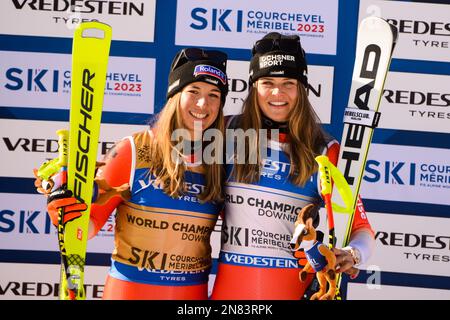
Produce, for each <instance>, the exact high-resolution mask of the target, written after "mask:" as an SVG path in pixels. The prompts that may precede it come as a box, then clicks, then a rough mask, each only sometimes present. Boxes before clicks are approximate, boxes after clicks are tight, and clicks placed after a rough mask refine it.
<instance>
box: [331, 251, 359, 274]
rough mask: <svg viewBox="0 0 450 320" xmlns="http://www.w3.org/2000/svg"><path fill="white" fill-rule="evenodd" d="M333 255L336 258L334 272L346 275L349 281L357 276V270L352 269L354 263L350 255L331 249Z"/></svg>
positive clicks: (346, 252) (347, 252)
mask: <svg viewBox="0 0 450 320" xmlns="http://www.w3.org/2000/svg"><path fill="white" fill-rule="evenodd" d="M333 253H334V254H335V256H336V272H338V273H346V274H348V275H349V276H350V278H351V279H354V278H356V277H357V276H358V273H359V269H358V268H355V267H354V264H355V261H354V259H353V257H352V254H351V253H350V252H349V251H347V250H342V249H338V248H333Z"/></svg>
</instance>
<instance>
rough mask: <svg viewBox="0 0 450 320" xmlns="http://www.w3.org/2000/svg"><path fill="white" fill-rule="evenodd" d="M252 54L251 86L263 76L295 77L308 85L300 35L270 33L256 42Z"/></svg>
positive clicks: (306, 67)
mask: <svg viewBox="0 0 450 320" xmlns="http://www.w3.org/2000/svg"><path fill="white" fill-rule="evenodd" d="M252 55H253V56H252V59H251V61H250V78H249V84H250V86H251V85H252V84H253V83H254V82H255V81H256V80H258V79H259V78H261V77H283V78H293V79H297V80H299V81H300V82H301V83H302V84H303V85H304V86H305V88H306V87H307V86H308V66H307V64H306V58H305V51H304V50H303V49H302V46H301V43H300V37H299V36H297V35H293V36H285V35H282V34H280V33H278V32H271V33H268V34H267V35H265V36H264V37H263V38H262V39H261V40H259V41H257V42H256V43H255V45H254V46H253V49H252Z"/></svg>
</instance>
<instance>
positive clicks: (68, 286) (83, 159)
mask: <svg viewBox="0 0 450 320" xmlns="http://www.w3.org/2000/svg"><path fill="white" fill-rule="evenodd" d="M111 34H112V30H111V27H110V26H108V25H106V24H103V23H100V22H86V23H81V24H80V25H79V27H78V28H76V29H75V33H74V38H73V47H72V82H71V87H72V89H71V102H70V130H69V147H68V161H67V165H68V167H67V189H68V190H71V191H72V192H73V196H74V197H76V198H77V200H78V201H79V202H83V203H85V204H86V205H87V210H86V211H84V212H83V213H82V215H81V216H80V217H79V218H77V219H74V220H71V221H68V222H67V223H65V224H63V221H64V212H62V211H60V213H59V225H58V240H59V246H60V251H61V259H62V265H61V286H60V295H59V297H60V299H61V300H81V299H85V298H86V295H85V291H84V267H85V257H86V246H87V237H88V226H89V215H90V209H91V201H92V195H93V186H94V174H95V163H96V160H97V146H98V139H99V133H100V123H101V114H102V106H103V96H104V91H105V83H106V70H107V65H108V57H109V49H110V44H111Z"/></svg>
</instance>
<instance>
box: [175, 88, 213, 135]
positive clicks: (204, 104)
mask: <svg viewBox="0 0 450 320" xmlns="http://www.w3.org/2000/svg"><path fill="white" fill-rule="evenodd" d="M220 98H221V92H220V90H219V89H218V88H217V87H216V86H214V85H212V84H209V83H205V82H193V83H191V84H189V85H187V86H186V87H184V88H183V90H182V91H181V99H180V113H181V118H182V121H183V125H184V127H185V128H186V129H187V130H189V131H190V132H191V134H192V135H193V134H194V128H195V126H196V127H200V125H201V129H202V131H204V130H205V129H207V128H208V127H210V126H211V125H212V124H213V123H214V121H215V120H216V118H217V115H218V114H219V109H220V107H221V105H220V104H221V100H220ZM194 136H195V135H193V136H192V137H194Z"/></svg>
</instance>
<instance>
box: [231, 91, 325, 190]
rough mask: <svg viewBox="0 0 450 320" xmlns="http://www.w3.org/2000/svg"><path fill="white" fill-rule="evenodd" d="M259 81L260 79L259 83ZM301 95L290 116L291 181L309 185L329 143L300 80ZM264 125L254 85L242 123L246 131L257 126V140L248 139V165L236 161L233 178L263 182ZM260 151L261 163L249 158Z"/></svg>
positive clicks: (250, 181)
mask: <svg viewBox="0 0 450 320" xmlns="http://www.w3.org/2000/svg"><path fill="white" fill-rule="evenodd" d="M255 84H256V82H255ZM297 86H298V98H297V101H296V103H295V106H294V108H293V110H292V112H291V114H290V115H289V120H288V127H289V142H290V147H289V150H285V151H286V152H288V153H289V156H290V162H291V169H290V172H289V175H290V179H291V181H292V182H293V183H294V184H296V185H299V186H303V185H305V183H306V182H307V181H308V180H309V179H310V177H311V175H312V174H313V173H314V172H316V171H317V168H318V167H317V163H316V161H315V159H314V158H315V157H316V156H317V155H319V154H320V152H321V149H322V148H323V146H324V145H325V134H324V132H323V131H322V128H321V126H320V122H319V118H318V116H317V114H316V113H315V111H314V109H313V108H312V106H311V104H310V102H309V100H308V97H307V94H306V90H305V88H304V86H303V85H302V84H300V83H298V85H297ZM261 124H262V111H261V109H260V107H259V105H258V97H257V89H256V88H255V87H254V86H252V87H251V88H250V92H249V94H248V96H247V98H246V100H245V101H244V105H243V111H242V116H241V120H240V123H239V124H238V126H239V127H240V128H242V129H243V130H244V131H245V130H248V129H252V128H253V129H256V131H257V134H256V139H254V140H253V143H252V145H249V142H248V141H246V145H245V156H246V161H245V164H238V163H235V164H234V169H233V170H234V172H233V177H234V178H235V179H236V180H237V181H238V182H243V183H253V182H256V181H259V176H260V165H261V159H260V152H259V151H260V149H259V148H260V147H264V146H262V145H261V144H260V141H259V130H260V129H261ZM255 152H256V157H257V159H258V161H257V163H256V164H254V163H251V162H250V161H247V160H249V159H250V155H251V154H254V153H255Z"/></svg>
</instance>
